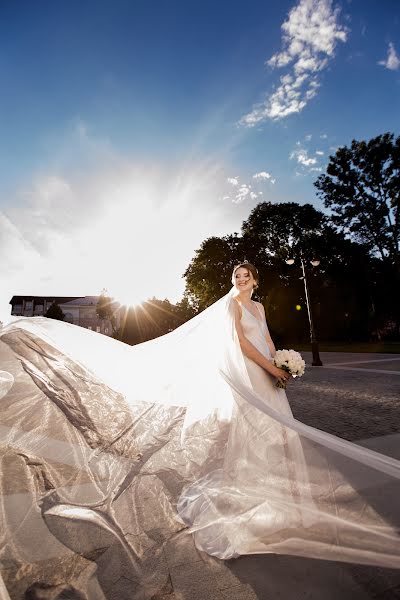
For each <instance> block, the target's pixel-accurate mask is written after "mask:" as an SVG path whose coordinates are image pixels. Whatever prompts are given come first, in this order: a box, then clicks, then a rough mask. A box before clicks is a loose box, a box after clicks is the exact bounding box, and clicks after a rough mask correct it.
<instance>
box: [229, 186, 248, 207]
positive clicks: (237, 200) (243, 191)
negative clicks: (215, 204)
mask: <svg viewBox="0 0 400 600" xmlns="http://www.w3.org/2000/svg"><path fill="white" fill-rule="evenodd" d="M250 193H251V185H246V184H245V183H243V184H242V185H241V186H240V188H239V189H238V191H237V193H236V196H235V197H234V198H233V200H232V202H233V203H234V204H241V203H242V202H243V201H244V200H245V199H246V197H247V196H250ZM250 197H251V196H250Z"/></svg>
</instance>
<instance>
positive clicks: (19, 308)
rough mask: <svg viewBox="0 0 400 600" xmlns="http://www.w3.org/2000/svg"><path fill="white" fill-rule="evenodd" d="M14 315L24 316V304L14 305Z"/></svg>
mask: <svg viewBox="0 0 400 600" xmlns="http://www.w3.org/2000/svg"><path fill="white" fill-rule="evenodd" d="M13 313H14V314H16V315H20V314H22V304H14V309H13Z"/></svg>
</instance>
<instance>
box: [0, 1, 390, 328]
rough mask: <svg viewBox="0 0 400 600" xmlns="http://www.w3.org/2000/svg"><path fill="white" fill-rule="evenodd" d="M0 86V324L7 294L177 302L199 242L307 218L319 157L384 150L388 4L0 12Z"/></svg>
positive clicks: (23, 7)
mask: <svg viewBox="0 0 400 600" xmlns="http://www.w3.org/2000/svg"><path fill="white" fill-rule="evenodd" d="M0 81H1V94H0V251H1V256H2V260H1V266H0V277H1V279H2V282H3V293H2V297H1V299H0V318H2V317H3V319H4V318H5V315H6V314H7V312H8V305H7V303H8V300H9V299H10V297H11V295H13V294H17V293H33V294H35V293H36V294H71V295H75V294H93V293H98V292H99V290H101V289H102V288H103V287H104V286H105V287H108V288H109V289H110V290H111V291H114V293H116V294H117V295H120V296H121V298H122V297H123V299H124V300H128V299H129V298H131V297H132V299H136V300H139V299H143V298H145V297H147V296H149V295H153V294H154V295H156V296H158V297H165V296H168V297H169V298H171V299H172V300H176V299H178V298H179V297H180V295H181V293H182V290H183V283H184V282H183V281H182V279H181V275H182V273H183V271H184V269H185V268H186V266H187V264H188V262H189V261H190V259H191V258H192V256H193V254H194V250H195V249H196V248H197V247H198V246H199V244H200V243H201V241H202V240H203V239H204V238H206V237H208V236H210V235H224V234H226V233H230V232H232V231H237V230H239V228H240V224H241V222H242V220H243V219H244V218H246V217H247V215H248V214H249V212H250V210H251V209H252V208H253V207H254V206H255V205H256V204H257V203H258V202H259V201H261V200H270V201H273V202H285V201H296V202H299V203H304V202H312V203H314V204H315V205H316V206H317V207H319V208H321V207H320V205H319V203H318V200H317V198H316V194H315V188H314V186H313V181H314V180H315V179H316V177H317V176H318V174H319V173H320V172H321V170H323V169H324V168H325V166H326V164H327V159H328V156H329V154H331V153H332V152H334V150H335V148H337V147H338V146H340V145H343V144H348V143H350V142H351V140H352V139H353V138H356V139H366V138H369V137H372V136H375V135H378V134H380V133H383V132H386V131H393V132H394V133H395V134H396V135H398V134H399V124H400V123H399V121H400V111H399V107H400V5H399V3H398V1H397V0H385V1H384V2H381V3H378V2H376V1H375V0H352V1H351V2H350V1H346V0H341V1H338V2H330V1H329V0H297V1H290V2H289V1H286V0H279V1H275V2H271V1H268V0H264V1H263V2H261V1H259V0H255V1H252V2H249V3H243V2H237V1H236V0H233V1H232V0H230V1H229V2H225V1H221V2H215V1H213V2H211V1H204V0H203V1H202V2H201V3H200V2H194V1H190V0H186V1H183V0H182V1H170V2H165V1H162V0H157V1H153V2H149V1H147V2H145V1H144V0H142V1H141V2H138V1H135V0H130V1H122V0H116V1H113V2H111V0H110V1H107V2H106V1H89V0H87V1H85V2H79V3H78V2H76V1H70V2H57V3H55V2H50V1H43V2H38V3H28V2H25V3H23V4H21V3H19V4H18V3H8V4H7V5H6V3H1V5H0ZM255 175H257V177H254V176H255ZM138 262H139V263H140V266H141V269H140V270H141V274H140V276H139V277H138V269H137V268H136V267H135V265H137V263H138ZM126 265H128V266H129V265H131V266H132V271H131V275H129V277H128V278H127V277H126V276H123V275H122V267H124V269H126ZM128 270H129V272H130V269H128ZM124 272H126V270H125V271H124Z"/></svg>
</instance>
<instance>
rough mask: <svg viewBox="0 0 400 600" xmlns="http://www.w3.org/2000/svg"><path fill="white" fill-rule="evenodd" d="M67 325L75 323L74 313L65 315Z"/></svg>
mask: <svg viewBox="0 0 400 600" xmlns="http://www.w3.org/2000/svg"><path fill="white" fill-rule="evenodd" d="M64 320H65V321H66V322H67V323H73V322H74V315H73V314H72V313H69V312H67V313H65V319H64Z"/></svg>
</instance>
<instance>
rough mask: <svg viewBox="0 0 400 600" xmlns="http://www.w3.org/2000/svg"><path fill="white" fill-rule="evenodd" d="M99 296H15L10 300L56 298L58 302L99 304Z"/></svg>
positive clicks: (17, 301) (14, 302)
mask: <svg viewBox="0 0 400 600" xmlns="http://www.w3.org/2000/svg"><path fill="white" fill-rule="evenodd" d="M98 298H99V297H98V296H32V295H29V294H28V295H26V296H13V297H12V298H11V300H10V302H9V304H18V303H19V302H22V300H35V301H36V302H38V301H40V300H41V301H43V300H47V301H50V300H54V301H55V302H56V303H57V304H78V305H82V304H97V300H98Z"/></svg>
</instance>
